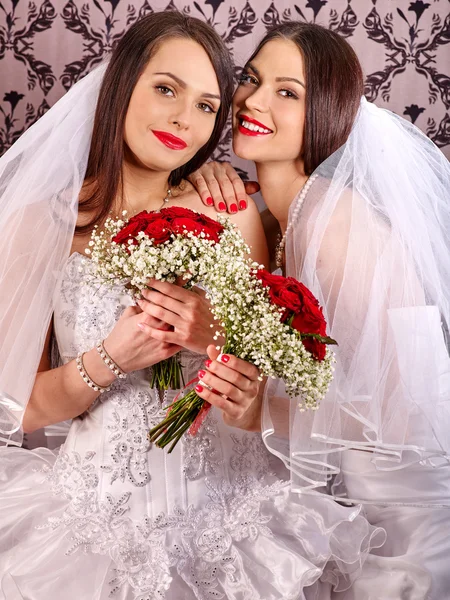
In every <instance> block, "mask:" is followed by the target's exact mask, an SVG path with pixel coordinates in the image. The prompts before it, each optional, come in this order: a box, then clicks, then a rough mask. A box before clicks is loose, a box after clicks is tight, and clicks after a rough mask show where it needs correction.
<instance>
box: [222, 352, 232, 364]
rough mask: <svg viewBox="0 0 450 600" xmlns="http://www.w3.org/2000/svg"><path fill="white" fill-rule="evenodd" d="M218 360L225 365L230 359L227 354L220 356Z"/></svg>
mask: <svg viewBox="0 0 450 600" xmlns="http://www.w3.org/2000/svg"><path fill="white" fill-rule="evenodd" d="M220 360H221V361H222V362H224V363H227V362H228V361H229V360H230V357H229V356H228V354H222V356H221V357H220Z"/></svg>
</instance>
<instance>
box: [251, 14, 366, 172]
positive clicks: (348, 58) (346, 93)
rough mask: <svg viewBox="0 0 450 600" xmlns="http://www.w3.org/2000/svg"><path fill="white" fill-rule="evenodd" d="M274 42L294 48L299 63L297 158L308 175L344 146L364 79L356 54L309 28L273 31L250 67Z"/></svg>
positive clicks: (332, 36)
mask: <svg viewBox="0 0 450 600" xmlns="http://www.w3.org/2000/svg"><path fill="white" fill-rule="evenodd" d="M276 39H286V40H291V41H292V42H294V43H295V44H296V45H297V46H298V48H299V50H300V52H301V54H302V57H303V61H304V65H305V77H306V100H305V102H306V115H305V127H304V131H303V148H302V150H301V156H302V158H303V162H304V170H305V174H306V175H310V174H311V173H312V172H313V171H314V170H315V169H316V168H317V167H318V166H319V165H320V163H322V162H323V161H324V160H325V159H327V158H328V157H329V156H330V155H331V154H333V152H335V151H336V150H337V149H338V148H340V146H342V145H343V144H344V143H345V142H346V141H347V138H348V136H349V134H350V131H351V129H352V126H353V123H354V121H355V117H356V114H357V112H358V108H359V104H360V101H361V96H362V95H363V91H364V77H363V72H362V68H361V65H360V63H359V60H358V57H357V56H356V54H355V51H354V50H353V48H352V47H351V46H350V44H349V43H348V42H346V40H344V38H342V37H340V36H339V35H338V34H337V33H335V32H333V31H330V30H329V29H326V28H325V27H322V26H321V25H315V24H312V23H302V22H299V21H293V22H290V23H284V24H282V25H277V26H275V27H274V28H273V29H271V30H269V31H268V33H267V34H266V35H265V36H264V38H263V39H262V40H261V42H260V44H259V45H258V47H257V48H256V50H255V51H254V53H253V54H252V56H251V58H250V59H249V61H248V62H251V61H252V60H253V59H254V58H255V56H256V55H257V54H258V52H259V51H260V50H261V48H262V47H263V46H264V45H265V44H267V42H270V41H271V40H276Z"/></svg>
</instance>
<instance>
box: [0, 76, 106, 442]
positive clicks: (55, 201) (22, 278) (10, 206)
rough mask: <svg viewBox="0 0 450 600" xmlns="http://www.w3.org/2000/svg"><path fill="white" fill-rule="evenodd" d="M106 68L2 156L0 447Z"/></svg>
mask: <svg viewBox="0 0 450 600" xmlns="http://www.w3.org/2000/svg"><path fill="white" fill-rule="evenodd" d="M105 70H106V64H102V65H100V66H99V67H97V68H96V69H95V70H94V71H92V72H91V73H90V74H89V75H87V76H86V77H85V78H84V79H82V80H81V81H80V82H78V83H77V84H75V85H74V86H73V87H72V88H71V89H70V91H69V92H68V93H67V94H66V95H65V96H64V97H63V98H62V99H61V100H59V101H58V102H57V103H56V104H55V105H54V106H53V107H52V108H51V109H50V110H49V111H48V112H47V113H46V114H45V115H44V116H43V117H42V118H41V119H39V121H38V122H37V123H35V124H34V125H33V126H32V127H30V128H29V129H28V130H27V131H26V132H25V133H24V134H23V135H22V136H21V138H20V139H19V140H18V141H17V142H16V143H15V144H14V145H13V146H12V147H11V148H10V149H9V150H8V151H7V152H6V153H5V154H4V155H3V156H2V157H1V158H0V443H1V444H13V445H20V444H21V443H22V438H23V435H22V429H21V424H22V419H23V414H24V411H25V408H26V405H27V402H28V399H29V396H30V394H31V390H32V388H33V383H34V380H35V377H36V371H37V369H38V365H39V360H40V357H41V354H42V349H43V346H44V342H45V337H46V333H47V330H48V326H49V323H50V319H51V316H52V313H53V299H54V297H55V295H56V293H57V292H58V289H59V283H60V279H61V275H62V269H63V266H64V264H65V262H66V260H67V258H68V256H69V252H70V247H71V242H72V239H73V235H74V230H75V224H76V219H77V214H78V196H79V193H80V189H81V186H82V184H83V180H84V175H85V172H86V166H87V161H88V157H89V148H90V143H91V135H92V128H93V122H94V115H95V110H96V105H97V98H98V93H99V89H100V84H101V81H102V79H103V75H104V72H105Z"/></svg>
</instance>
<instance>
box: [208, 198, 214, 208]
mask: <svg viewBox="0 0 450 600" xmlns="http://www.w3.org/2000/svg"><path fill="white" fill-rule="evenodd" d="M206 204H207V205H208V206H214V200H213V199H212V198H211V196H208V197H207V198H206Z"/></svg>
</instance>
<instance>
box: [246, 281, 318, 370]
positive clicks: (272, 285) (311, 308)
mask: <svg viewBox="0 0 450 600" xmlns="http://www.w3.org/2000/svg"><path fill="white" fill-rule="evenodd" d="M257 277H258V279H259V280H260V281H261V282H262V284H263V285H264V286H266V287H268V288H269V297H270V300H271V302H272V303H273V304H276V305H277V306H281V307H282V308H284V309H285V311H284V313H283V315H282V318H281V320H282V321H287V320H288V319H291V318H292V322H291V327H292V328H293V329H295V330H296V331H298V332H299V333H315V334H318V335H320V336H322V337H325V336H326V329H327V323H326V321H325V318H324V316H323V311H322V308H321V307H320V305H319V302H318V300H317V298H316V297H315V296H314V294H312V292H311V291H310V290H309V289H308V288H307V287H306V286H305V285H303V283H300V281H297V280H296V279H294V278H293V277H282V276H281V275H272V274H271V273H268V272H267V271H265V270H264V269H261V270H259V271H258V273H257ZM303 345H304V346H305V348H306V349H307V350H308V352H311V354H312V355H313V356H314V357H315V358H316V359H317V360H323V359H324V358H325V352H326V344H323V343H322V342H320V341H318V340H316V339H314V338H304V339H303Z"/></svg>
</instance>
